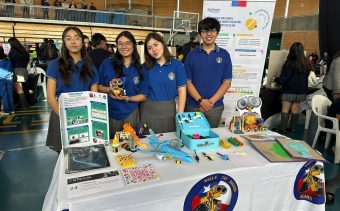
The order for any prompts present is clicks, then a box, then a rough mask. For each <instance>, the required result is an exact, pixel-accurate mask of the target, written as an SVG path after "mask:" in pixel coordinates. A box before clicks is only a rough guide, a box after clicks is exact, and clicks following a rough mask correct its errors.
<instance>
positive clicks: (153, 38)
mask: <svg viewBox="0 0 340 211" xmlns="http://www.w3.org/2000/svg"><path fill="white" fill-rule="evenodd" d="M144 53H145V64H144V66H143V68H144V69H146V70H147V72H148V75H149V90H150V94H149V97H148V101H146V102H145V103H143V104H142V105H141V121H142V122H143V123H146V124H147V125H148V126H149V128H152V130H153V131H154V132H155V133H164V132H172V131H175V115H176V102H175V99H176V96H177V94H178V96H179V100H178V110H177V111H178V112H183V111H184V105H185V99H186V76H185V70H184V66H183V64H182V63H181V62H180V61H178V60H176V59H174V58H173V56H172V55H171V54H170V52H169V50H168V48H167V47H166V45H165V43H164V40H163V38H162V37H161V36H160V35H159V34H157V33H150V34H149V35H148V36H147V37H146V39H145V43H144Z"/></svg>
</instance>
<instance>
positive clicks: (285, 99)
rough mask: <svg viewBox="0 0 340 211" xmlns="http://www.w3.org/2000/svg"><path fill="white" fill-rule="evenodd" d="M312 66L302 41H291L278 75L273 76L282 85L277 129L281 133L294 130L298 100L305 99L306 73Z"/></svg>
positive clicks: (298, 106)
mask: <svg viewBox="0 0 340 211" xmlns="http://www.w3.org/2000/svg"><path fill="white" fill-rule="evenodd" d="M312 68H313V67H312V66H311V64H310V63H309V61H308V59H307V58H306V56H305V54H304V48H303V45H302V43H300V42H295V43H293V44H292V46H291V47H290V49H289V54H288V57H287V60H286V62H285V63H284V65H283V67H282V71H281V75H280V77H276V78H274V81H275V82H276V83H278V84H280V85H282V88H281V92H282V111H281V125H280V129H279V132H281V133H285V132H286V130H287V131H289V132H294V130H295V125H296V123H297V121H298V118H299V112H300V102H301V101H305V100H306V96H307V91H308V75H309V73H310V71H311V70H312ZM290 113H291V115H290ZM288 122H289V123H288Z"/></svg>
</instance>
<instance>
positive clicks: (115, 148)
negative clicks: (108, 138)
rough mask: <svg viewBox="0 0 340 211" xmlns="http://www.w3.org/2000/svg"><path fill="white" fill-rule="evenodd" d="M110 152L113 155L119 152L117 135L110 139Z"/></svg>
mask: <svg viewBox="0 0 340 211" xmlns="http://www.w3.org/2000/svg"><path fill="white" fill-rule="evenodd" d="M111 146H112V152H113V153H118V152H119V139H118V137H117V135H115V136H114V138H113V139H112V144H111Z"/></svg>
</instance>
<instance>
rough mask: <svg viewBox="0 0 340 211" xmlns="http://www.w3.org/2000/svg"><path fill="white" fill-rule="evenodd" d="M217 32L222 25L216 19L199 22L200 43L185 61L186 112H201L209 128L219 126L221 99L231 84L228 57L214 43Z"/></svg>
mask: <svg viewBox="0 0 340 211" xmlns="http://www.w3.org/2000/svg"><path fill="white" fill-rule="evenodd" d="M220 29H221V25H220V23H219V22H218V20H216V19H215V18H210V17H208V18H205V19H203V20H201V21H200V22H199V23H198V33H199V34H200V36H201V38H202V42H203V43H202V44H201V45H200V46H199V47H198V48H196V49H195V50H193V51H191V52H190V53H189V55H188V56H187V58H186V59H185V71H186V75H187V80H188V86H187V89H188V93H189V95H188V101H187V107H186V111H188V112H196V111H200V112H203V113H204V115H205V117H206V118H207V120H208V122H209V124H210V126H211V127H212V128H215V127H218V125H219V123H220V120H221V116H222V112H223V109H224V105H223V97H224V95H225V94H226V92H227V91H228V89H229V87H230V86H231V80H232V63H231V59H230V55H229V53H228V52H227V51H226V50H224V49H223V48H220V47H219V46H217V45H216V43H215V40H216V38H217V36H218V33H219V32H220Z"/></svg>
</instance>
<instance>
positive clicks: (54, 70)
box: [46, 27, 99, 152]
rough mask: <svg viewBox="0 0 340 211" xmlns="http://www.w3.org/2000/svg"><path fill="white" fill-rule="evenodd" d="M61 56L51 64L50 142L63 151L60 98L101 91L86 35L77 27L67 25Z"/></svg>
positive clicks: (48, 82)
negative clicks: (63, 95) (86, 43)
mask: <svg viewBox="0 0 340 211" xmlns="http://www.w3.org/2000/svg"><path fill="white" fill-rule="evenodd" d="M62 40H63V44H62V47H61V57H60V58H58V59H55V60H53V61H51V62H50V63H49V65H48V67H47V73H46V75H47V77H48V78H47V101H48V103H49V104H50V106H51V107H52V112H51V116H50V121H49V128H48V134H47V141H46V145H47V146H50V147H52V149H53V150H55V151H57V152H60V150H61V140H60V139H61V137H60V125H59V105H58V97H59V96H60V94H61V93H67V92H81V91H93V92H97V91H98V80H99V76H98V73H97V70H96V68H95V67H94V66H93V65H91V64H90V59H89V57H88V55H87V52H86V49H85V45H84V35H83V33H82V32H81V30H80V29H79V28H77V27H67V28H66V29H65V30H64V32H63V34H62Z"/></svg>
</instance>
